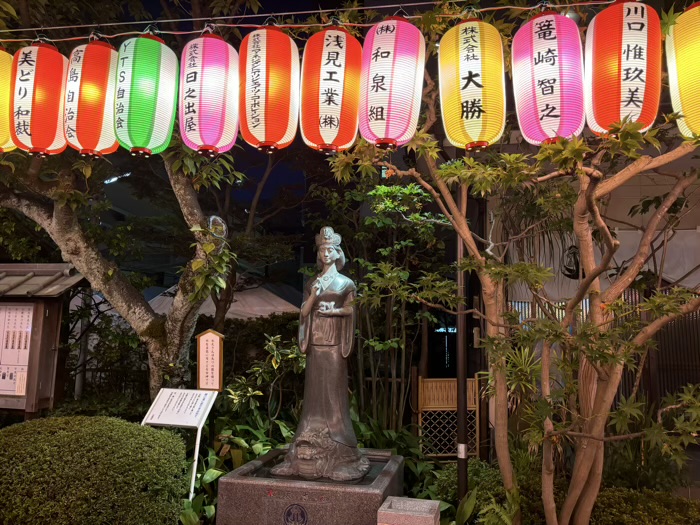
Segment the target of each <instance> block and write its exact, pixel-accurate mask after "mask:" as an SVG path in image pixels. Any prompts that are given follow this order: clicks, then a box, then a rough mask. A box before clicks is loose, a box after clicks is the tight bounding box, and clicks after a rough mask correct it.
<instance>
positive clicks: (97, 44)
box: [87, 40, 115, 49]
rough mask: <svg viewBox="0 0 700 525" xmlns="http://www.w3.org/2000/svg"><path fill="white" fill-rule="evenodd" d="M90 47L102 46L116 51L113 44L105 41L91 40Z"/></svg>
mask: <svg viewBox="0 0 700 525" xmlns="http://www.w3.org/2000/svg"><path fill="white" fill-rule="evenodd" d="M87 45H89V46H100V47H107V48H109V49H115V48H114V46H113V45H112V44H110V43H109V42H105V41H104V40H91V41H90V42H88V43H87Z"/></svg>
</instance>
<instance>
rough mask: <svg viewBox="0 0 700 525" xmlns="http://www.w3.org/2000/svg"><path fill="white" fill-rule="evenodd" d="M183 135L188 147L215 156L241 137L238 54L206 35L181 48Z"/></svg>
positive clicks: (219, 40)
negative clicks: (239, 132) (239, 130)
mask: <svg viewBox="0 0 700 525" xmlns="http://www.w3.org/2000/svg"><path fill="white" fill-rule="evenodd" d="M179 104H180V107H179V111H180V134H181V135H182V140H183V142H184V143H185V145H186V146H187V147H188V148H191V149H193V150H195V151H197V152H198V153H200V154H202V155H207V156H209V157H215V156H216V155H217V154H218V153H224V152H226V151H228V150H230V149H231V148H232V147H233V145H234V143H235V142H236V137H237V136H238V53H236V50H235V49H234V48H233V47H232V46H231V45H230V44H228V43H227V42H226V41H224V39H223V38H221V37H220V36H217V35H211V34H206V35H203V36H201V37H200V38H195V39H194V40H192V41H191V42H189V43H188V44H187V45H186V46H185V48H184V49H183V50H182V63H181V66H180V101H179Z"/></svg>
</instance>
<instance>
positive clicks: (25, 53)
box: [10, 42, 68, 157]
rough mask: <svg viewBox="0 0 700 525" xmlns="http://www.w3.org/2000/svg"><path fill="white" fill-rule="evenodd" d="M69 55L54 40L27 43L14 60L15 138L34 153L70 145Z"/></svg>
mask: <svg viewBox="0 0 700 525" xmlns="http://www.w3.org/2000/svg"><path fill="white" fill-rule="evenodd" d="M67 65H68V59H67V58H66V57H64V56H63V55H62V54H61V53H59V52H58V49H56V48H55V47H54V46H52V45H51V44H46V43H43V42H37V43H34V44H32V45H30V46H27V47H23V48H22V49H20V50H19V51H17V52H16V53H15V56H14V58H13V60H12V75H11V77H12V93H11V96H10V111H11V112H12V127H11V129H10V133H11V134H12V141H13V142H14V143H15V145H16V146H17V147H18V148H20V149H22V150H24V151H27V152H29V153H30V154H35V155H40V156H42V157H43V156H46V155H54V154H57V153H61V152H62V151H63V150H65V149H66V138H65V136H64V135H63V97H64V92H65V79H66V71H67Z"/></svg>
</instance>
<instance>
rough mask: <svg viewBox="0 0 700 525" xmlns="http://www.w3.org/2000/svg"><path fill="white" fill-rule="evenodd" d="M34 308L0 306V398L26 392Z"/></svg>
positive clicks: (26, 306)
mask: <svg viewBox="0 0 700 525" xmlns="http://www.w3.org/2000/svg"><path fill="white" fill-rule="evenodd" d="M33 315H34V305H20V304H17V305H3V306H0V395H4V396H24V395H26V393H27V365H28V364H29V342H30V339H31V335H32V316H33Z"/></svg>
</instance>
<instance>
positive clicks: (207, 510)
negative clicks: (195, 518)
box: [204, 505, 216, 519]
mask: <svg viewBox="0 0 700 525" xmlns="http://www.w3.org/2000/svg"><path fill="white" fill-rule="evenodd" d="M204 514H206V516H207V519H212V518H213V517H214V514H216V507H215V506H214V505H207V506H205V507H204Z"/></svg>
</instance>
